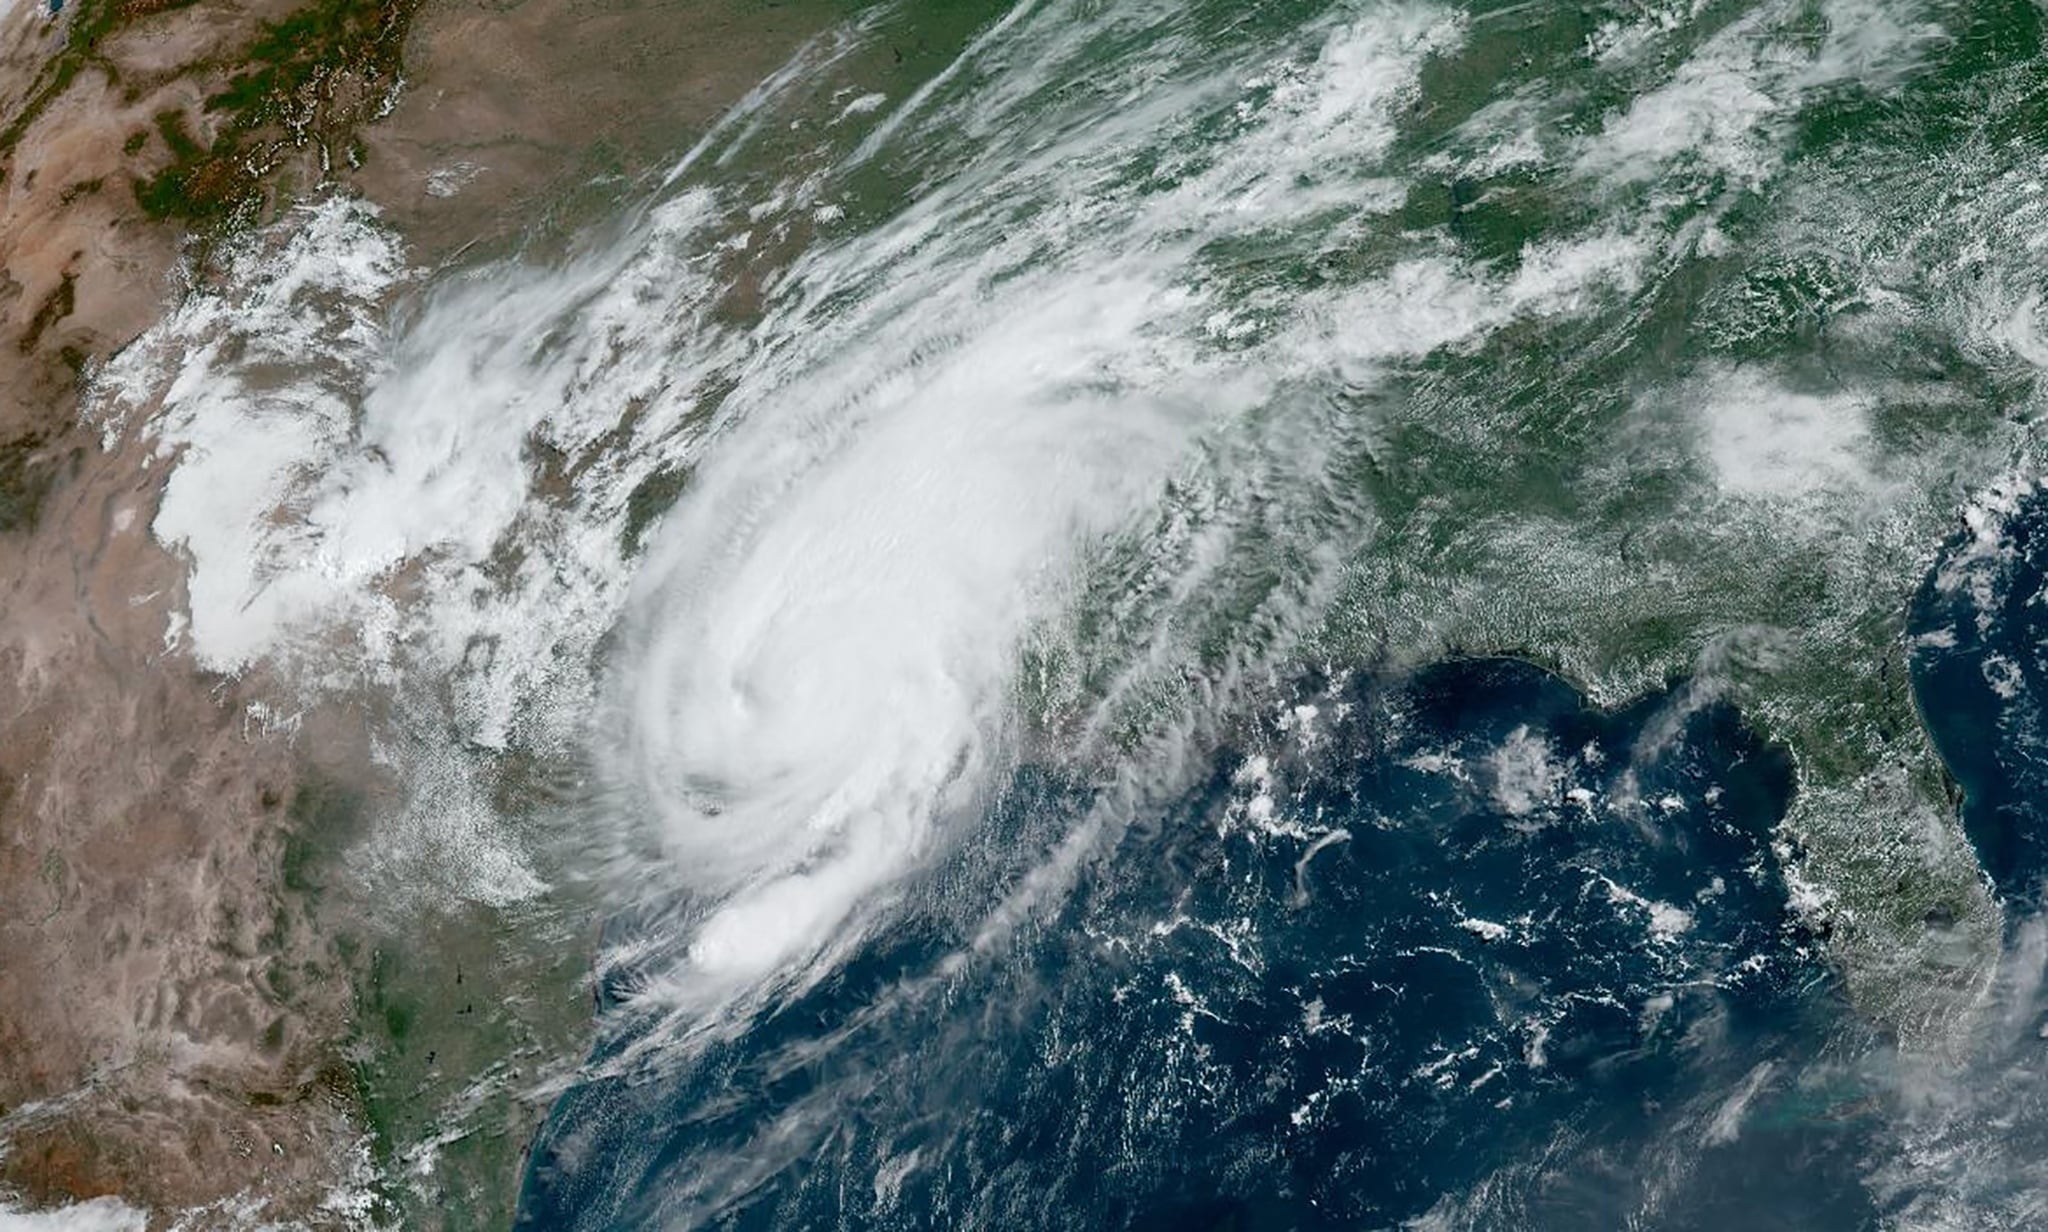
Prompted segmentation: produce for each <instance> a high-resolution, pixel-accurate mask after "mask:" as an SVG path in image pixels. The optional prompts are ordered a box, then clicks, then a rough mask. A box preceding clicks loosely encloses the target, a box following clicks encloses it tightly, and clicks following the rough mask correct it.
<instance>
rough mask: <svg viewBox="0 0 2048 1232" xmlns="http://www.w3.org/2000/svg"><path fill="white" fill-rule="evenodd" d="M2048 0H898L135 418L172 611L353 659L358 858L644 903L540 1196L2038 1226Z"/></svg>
mask: <svg viewBox="0 0 2048 1232" xmlns="http://www.w3.org/2000/svg"><path fill="white" fill-rule="evenodd" d="M2042 39H2043V31H2042V19H2041V16H2040V14H2039V13H2038V12H2037V10H2036V9H2035V8H2033V7H2032V6H2029V5H2025V4H2017V3H1992V2H1987V3H1974V2H1971V3H1947V2H1941V3H1923V2H1920V0H1720V2H1713V0H1683V2H1670V3H1667V2H1665V0H1628V2H1627V3H1611V4H1592V5H1585V6H1564V5H1535V4H1525V3H1492V2H1490V0H1489V2H1473V3H1465V4H1439V3H1424V2H1419V0H1362V2H1358V3H1351V2H1348V0H1345V2H1335V3H1333V2H1328V0H1285V2H1279V3H1267V2H1260V3H1255V4H1249V5H1247V4H1222V3H1213V2H1210V0H1173V2H1166V0H1018V2H1017V3H1014V4H1010V3H980V2H977V3H974V4H970V5H966V6H951V7H948V6H940V5H932V4H927V3H921V2H919V0H903V2H900V3H881V4H859V5H847V6H840V8H839V9H835V10H834V12H833V14H832V15H831V17H830V20H826V21H822V22H821V23H820V27H819V32H817V33H815V34H813V35H811V36H809V37H808V38H807V39H805V40H803V41H801V42H800V44H799V45H798V46H797V48H796V50H795V52H794V54H793V55H791V56H790V57H789V58H788V59H787V60H786V62H784V63H782V64H781V65H780V66H779V67H778V68H775V69H774V70H773V71H772V72H769V73H768V74H766V75H765V76H763V77H762V78H761V79H760V80H759V81H758V82H755V83H753V84H752V85H751V86H750V87H749V88H748V89H747V90H746V91H744V93H743V94H742V95H741V96H740V97H739V100H738V101H737V102H736V103H734V104H733V105H732V106H731V107H730V108H729V109H727V110H725V111H724V112H723V113H722V114H721V115H720V117H719V118H718V119H717V120H716V122H715V123H713V124H710V125H709V126H707V127H706V128H705V130H704V131H702V132H701V133H697V134H694V135H692V137H691V138H690V139H689V140H688V141H687V142H684V143H678V144H677V145H676V146H675V147H674V148H673V149H672V150H670V151H669V153H668V154H667V155H666V157H665V158H664V159H663V160H662V163H661V165H660V166H658V167H656V168H654V169H653V170H651V171H648V172H645V173H642V174H634V175H630V176H614V177H612V178H610V179H608V180H605V181H602V182H601V183H600V184H599V185H598V186H597V187H596V188H595V189H594V190H592V191H590V192H586V193H584V194H583V195H581V196H579V197H577V198H575V200H574V202H573V203H572V204H569V205H564V206H563V207H562V211H563V212H562V214H561V216H560V219H558V220H557V223H556V225H555V226H554V227H553V229H552V230H550V231H548V232H546V233H545V234H543V233H542V232H541V231H539V230H535V231H533V232H530V233H528V234H526V235H524V236H522V237H519V238H517V239H516V240H514V241H512V242H508V243H503V244H497V245H486V246H484V247H482V248H480V249H478V250H475V251H471V250H467V249H465V250H462V251H460V252H458V253H456V254H455V255H454V256H451V257H442V258H438V259H435V260H431V261H430V260H427V259H425V258H423V257H421V256H420V255H419V254H418V253H416V252H415V251H413V250H412V248H410V247H409V246H408V242H407V240H406V238H405V237H404V235H403V234H402V233H401V232H400V230H399V229H398V228H396V227H395V226H394V225H393V224H392V222H391V221H390V220H389V219H387V218H386V217H385V215H384V213H383V212H382V211H381V210H380V208H379V207H378V206H377V205H376V203H374V202H373V201H370V200H368V199H364V198H361V197H357V196H350V195H347V194H336V195H332V196H328V197H325V198H317V199H309V200H306V201H303V202H300V203H298V204H296V205H294V206H293V207H292V208H290V209H289V210H287V211H285V212H284V213H283V214H282V216H280V217H279V218H277V219H276V220H275V221H272V222H269V223H267V224H265V225H264V226H262V227H259V228H255V229H253V230H251V231H249V232H248V233H246V234H243V235H240V236H238V237H236V238H235V239H234V240H233V241H232V242H231V243H230V244H229V246H228V247H227V249H226V250H225V255H224V257H223V258H222V260H223V261H224V267H223V268H224V272H222V273H221V274H220V275H219V276H217V277H213V278H210V279H208V280H205V281H195V282H194V283H193V284H192V285H190V286H189V287H187V288H186V289H185V292H184V294H183V297H182V298H181V299H180V300H179V301H178V302H177V303H176V304H175V306H174V307H172V308H171V309H170V310H168V311H167V313H166V314H165V316H164V317H163V319H162V320H161V321H159V322H158V323H157V324H155V325H154V326H152V327H151V328H150V329H149V330H148V331H147V332H145V333H144V334H143V335H142V336H141V337H140V338H138V339H137V340H136V341H135V342H134V343H133V344H132V345H130V346H128V347H126V348H125V349H123V350H122V351H121V352H120V353H119V354H118V355H116V356H114V357H113V358H111V359H110V360H109V361H108V362H107V363H106V364H105V365H103V366H101V367H99V368H96V369H95V370H93V371H92V372H91V374H90V385H89V392H88V395H87V398H86V402H85V411H84V414H85V415H86V416H87V418H88V422H89V423H90V424H91V426H92V427H93V429H94V430H95V431H96V432H97V433H98V435H99V436H100V438H101V440H102V442H103V447H104V448H105V449H107V450H109V451H127V450H136V451H141V452H142V454H143V455H144V456H146V457H147V458H148V460H149V461H148V465H149V466H150V467H151V468H153V470H154V471H155V473H157V474H158V475H159V476H160V482H161V484H162V490H161V497H160V500H159V501H158V503H157V506H156V508H155V510H154V512H153V514H152V515H151V520H150V522H149V530H150V533H151V534H152V535H153V536H154V537H155V538H156V539H157V540H158V541H160V542H161V543H162V544H163V545H165V547H167V548H168V549H170V550H171V551H172V552H173V553H174V554H175V555H176V556H177V558H178V559H179V560H180V561H181V562H183V565H184V567H185V570H186V573H185V576H184V579H183V580H182V581H181V582H180V583H179V585H180V587H181V589H180V591H179V592H178V593H177V595H176V602H175V610H174V612H173V614H172V615H171V617H170V619H169V623H168V624H167V626H166V628H165V633H164V652H165V653H166V654H172V653H176V654H186V655H190V656H191V657H192V658H193V659H194V660H195V661H196V662H197V663H198V664H200V665H201V666H203V667H204V668H205V669H206V670H209V671H212V672H216V673H221V674H225V675H228V676H238V677H241V678H245V679H257V680H260V681H261V682H262V687H263V688H264V689H265V690H267V695H268V697H269V698H270V700H269V701H268V702H266V704H265V706H264V707H263V708H262V710H261V711H260V713H253V715H252V718H251V721H253V722H258V723H259V724H268V725H272V726H276V725H287V726H288V725H289V724H290V723H291V722H293V721H294V720H293V719H292V718H291V717H290V716H292V715H294V714H297V713H303V712H306V711H308V710H312V709H317V708H318V707H320V706H322V705H329V704H332V703H333V700H334V699H353V700H352V702H351V704H357V705H362V706H366V707H367V711H366V713H368V714H369V715H370V718H368V719H367V720H365V729H366V730H367V732H368V735H367V736H365V737H364V740H365V743H366V747H368V748H369V749H370V760H371V761H372V762H373V763H374V764H375V765H376V766H377V767H379V768H380V772H381V773H384V774H386V775H387V776H388V782H389V783H392V784H396V786H394V787H391V788H389V789H388V790H387V791H386V793H385V797H384V798H382V803H381V805H380V809H379V811H378V812H377V815H376V817H375V818H374V820H373V821H371V822H368V823H366V827H365V829H364V830H363V831H362V833H361V834H360V835H359V836H357V837H355V838H353V839H352V840H351V841H350V844H349V845H348V849H347V852H346V855H345V857H344V861H345V863H346V866H347V867H348V869H349V870H350V872H349V874H348V875H349V876H350V877H351V878H352V879H354V882H355V883H356V884H359V885H362V886H367V887H370V889H369V890H368V891H367V892H366V894H367V898H366V900H365V901H367V902H368V903H370V904H371V905H370V907H369V908H367V910H369V912H370V913H371V914H372V915H376V914H377V913H379V912H381V913H383V915H384V917H385V918H386V919H387V921H401V922H402V921H406V920H414V919H418V918H427V917H431V916H433V914H434V913H435V912H453V911H459V910H467V909H469V908H470V906H475V907H477V909H479V910H482V909H488V910H490V911H492V912H496V913H498V915H497V916H494V917H493V918H495V919H501V920H504V921H509V923H506V924H504V925H503V928H504V929H505V930H506V935H507V936H508V937H509V938H510V939H509V940H507V941H505V942H503V944H504V945H505V946H507V947H510V948H511V949H514V950H518V951H520V952H521V953H531V954H543V953H546V954H554V953H556V952H558V951H559V950H560V948H561V947H562V946H564V945H565V944H567V945H569V946H570V948H571V949H572V950H574V955H573V965H575V966H576V967H577V968H578V970H580V971H584V972H586V973H587V979H588V981H589V992H588V995H586V996H583V997H582V999H581V1002H579V1004H583V1008H584V1009H586V1010H587V1011H588V1013H589V1014H590V1015H591V1016H592V1017H591V1021H590V1022H589V1024H588V1034H587V1035H586V1036H584V1037H582V1038H580V1039H578V1040H576V1041H575V1042H574V1046H573V1047H571V1048H568V1049H566V1050H564V1051H562V1052H560V1053H558V1054H557V1055H555V1056H553V1057H552V1058H536V1057H532V1056H526V1054H521V1056H522V1057H524V1058H525V1059H523V1060H520V1061H519V1063H518V1067H517V1069H516V1072H514V1070H511V1069H506V1068H503V1067H500V1068H498V1069H494V1070H491V1071H490V1072H489V1074H488V1075H487V1077H486V1078H481V1079H479V1080H478V1082H477V1084H476V1085H474V1086H473V1087H472V1088H471V1093H472V1095H474V1094H475V1093H476V1092H481V1091H504V1090H516V1091H519V1092H521V1093H522V1097H523V1098H528V1099H531V1100H533V1101H535V1102H536V1103H537V1105H538V1106H539V1107H541V1108H542V1109H543V1110H544V1117H543V1119H541V1121H540V1123H539V1125H538V1128H537V1130H535V1131H534V1136H533V1137H532V1140H531V1143H530V1146H529V1148H528V1150H527V1152H526V1153H525V1156H524V1162H523V1164H522V1171H521V1175H520V1176H519V1178H518V1179H517V1199H516V1206H517V1215H516V1226H518V1227H521V1228H533V1229H608V1228H626V1227H635V1228H637V1227H650V1228H652V1227H660V1228H694V1227H707V1228H776V1229H795V1228H825V1227H839V1228H876V1229H882V1228H938V1227H943V1228H1048V1229H1050V1228H1076V1229H1081V1228H1159V1229H1165V1228H1217V1229H1221V1228H1238V1229H1253V1228H1276V1229H1277V1228H1288V1229H1310V1228H1332V1229H1335V1228H1346V1229H1351V1228H1413V1229H1432V1230H1434V1229H1445V1230H1448V1229H1461V1228H1464V1229H1509V1228H1514V1229H1533V1228H1558V1229H1563V1228H1587V1227H1617V1228H1618V1227H1630V1228H1646V1229H1647V1228H1655V1229H1685V1228H1703V1229H1704V1228H1728V1227H1753V1228H1771V1227H1783V1228H1803V1229H1814V1228H1844V1229H1849V1228H1859V1229H1860V1228H1896V1229H1930V1230H1931V1229H1948V1228H1958V1229H1961V1228H1973V1229H1974V1228H2008V1227H2024V1226H2030V1225H2031V1224H2033V1223H2034V1222H2036V1221H2038V1220H2041V1219H2042V1218H2044V1217H2048V1172H2044V1171H2043V1168H2042V1165H2041V1162H2040V1149H2039V1148H2040V1144H2041V1143H2042V1142H2043V1141H2048V1083H2044V1080H2043V1077H2042V1071H2041V1068H2040V1054H2039V1049H2040V1048H2041V1046H2042V1045H2041V1043H2040V1041H2041V1039H2042V1038H2043V1036H2044V1035H2048V1025H2043V1018H2042V1013H2043V1003H2042V986H2041V973H2042V970H2043V964H2044V963H2048V941H2044V936H2048V933H2044V930H2048V920H2044V918H2043V917H2042V916H2041V914H2040V908H2041V905H2042V901H2043V900H2042V892H2041V885H2042V879H2043V877H2044V876H2048V868H2044V867H2043V864H2042V859H2041V852H2042V846H2041V839H2040V837H2039V832H2040V828H2041V826H2042V825H2043V824H2044V818H2043V817H2042V816H2041V815H2040V811H2041V804H2040V800H2041V798H2042V797H2041V793H2040V792H2039V791H2038V790H2036V787H2037V786H2038V780H2039V778H2040V775H2041V773H2042V770H2041V764H2042V753H2041V747H2042V746H2041V740H2042V739H2043V733H2044V731H2048V728H2044V722H2048V719H2044V713H2048V712H2044V710H2043V707H2044V706H2048V692H2044V691H2043V690H2044V688H2048V685H2044V684H2043V683H2042V681H2043V676H2044V673H2048V660H2044V659H2043V658H2042V654H2041V649H2040V648H2041V646H2042V645H2043V644H2044V636H2048V633H2044V630H2043V627H2042V616H2041V606H2040V604H2041V598H2040V597H2041V594H2042V593H2043V586H2044V581H2043V578H2044V574H2043V572H2042V566H2041V562H2040V547H2039V544H2040V541H2041V539H2040V536H2041V533H2042V528H2043V526H2048V521H2044V518H2048V493H2044V490H2043V489H2042V487H2041V483H2042V478H2041V477H2042V475H2043V470H2042V466H2043V459H2042V444H2041V437H2040V433H2039V429H2038V424H2039V422H2040V419H2039V414H2040V410H2041V406H2042V401H2041V400H2042V396H2043V392H2042V391H2043V386H2042V383H2041V373H2042V365H2043V364H2044V363H2048V342H2044V340H2043V335H2042V329H2043V325H2042V315H2041V314H2042V286H2043V285H2044V282H2043V280H2044V278H2048V264H2044V257H2043V255H2042V248H2041V236H2042V235H2043V234H2048V232H2044V230H2043V227H2044V224H2048V189H2044V184H2043V181H2042V179H2041V175H2040V169H2041V167H2042V166H2043V165H2044V164H2043V155H2044V153H2048V151H2044V149H2043V142H2044V135H2043V129H2042V127H2041V125H2040V123H2039V122H2038V121H2039V119H2040V117H2041V106H2042V99H2043V98H2044V97H2048V94H2044V90H2048V68H2044V64H2048V61H2044V60H2043V58H2042V56H2043V48H2042ZM364 699H369V700H367V701H365V700H364ZM507 783H515V784H517V785H523V786H517V789H516V790H515V789H514V788H513V787H508V786H507V785H506V784H507ZM535 784H538V786H536V785H535ZM565 919H566V920H569V921H570V922H569V923H567V924H565V923H563V921H564V920H565ZM521 921H524V923H522V922H521ZM392 927H394V928H397V929H399V930H400V933H401V935H403V930H404V929H406V928H411V927H413V926H412V925H408V924H403V923H398V924H393V925H392ZM521 929H524V930H525V931H524V932H522V931H520V930H521ZM579 930H580V931H579ZM572 934H573V935H574V936H576V937H580V938H582V940H579V941H574V942H570V943H565V942H564V941H563V940H562V939H563V938H564V937H565V936H570V935H572ZM576 947H582V948H580V949H578V948H576ZM400 948H403V947H402V946H401V947H400ZM452 995H454V996H455V999H456V1000H457V1001H462V1000H465V999H466V997H467V994H452ZM584 1003H587V1004H584ZM428 1063H429V1064H431V1058H430V1059H429V1062H428ZM477 1098H481V1096H477V1097H476V1098H470V1099H469V1100H468V1102H467V1103H465V1102H464V1100H463V1099H461V1098H457V1099H451V1100H450V1101H449V1102H447V1103H445V1104H443V1105H442V1106H440V1107H439V1108H438V1109H437V1110H434V1111H432V1112H430V1113H429V1114H428V1120H430V1121H435V1120H438V1121H439V1122H440V1123H441V1124H442V1125H443V1126H444V1127H453V1128H445V1131H436V1133H435V1134H429V1135H427V1136H426V1137H425V1138H423V1139H422V1141H430V1142H431V1143H438V1144H439V1145H438V1146H433V1145H429V1146H422V1147H419V1148H418V1150H417V1151H415V1153H413V1154H412V1155H410V1156H403V1157H402V1161H401V1164H400V1165H393V1166H394V1168H396V1169H397V1171H396V1172H395V1173H394V1175H399V1174H405V1175H410V1176H411V1177H412V1178H413V1179H411V1180H403V1179H401V1180H396V1181H393V1182H391V1184H392V1185H393V1186H395V1187H397V1188H399V1189H402V1188H404V1187H405V1186H406V1185H414V1186H423V1187H427V1188H422V1189H420V1190H419V1192H421V1193H431V1192H433V1191H432V1190H431V1186H432V1185H433V1184H434V1183H435V1182H434V1181H433V1179H432V1177H433V1175H434V1165H433V1163H432V1160H433V1158H434V1155H433V1151H434V1150H438V1149H442V1148H443V1147H446V1146H447V1144H449V1143H453V1142H459V1141H461V1140H462V1138H463V1137H464V1135H465V1133H467V1132H469V1131H467V1130H463V1131H462V1132H457V1131H458V1130H460V1129H461V1127H462V1126H464V1125H465V1124H467V1123H466V1122H464V1121H463V1120H462V1118H463V1117H464V1116H465V1115H468V1113H467V1112H466V1111H465V1109H470V1108H474V1107H475V1106H477ZM6 1218H8V1217H7V1216H0V1222H4V1221H5V1219H6Z"/></svg>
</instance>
